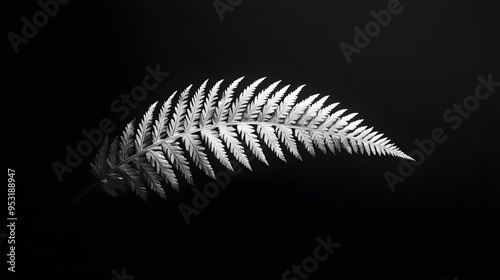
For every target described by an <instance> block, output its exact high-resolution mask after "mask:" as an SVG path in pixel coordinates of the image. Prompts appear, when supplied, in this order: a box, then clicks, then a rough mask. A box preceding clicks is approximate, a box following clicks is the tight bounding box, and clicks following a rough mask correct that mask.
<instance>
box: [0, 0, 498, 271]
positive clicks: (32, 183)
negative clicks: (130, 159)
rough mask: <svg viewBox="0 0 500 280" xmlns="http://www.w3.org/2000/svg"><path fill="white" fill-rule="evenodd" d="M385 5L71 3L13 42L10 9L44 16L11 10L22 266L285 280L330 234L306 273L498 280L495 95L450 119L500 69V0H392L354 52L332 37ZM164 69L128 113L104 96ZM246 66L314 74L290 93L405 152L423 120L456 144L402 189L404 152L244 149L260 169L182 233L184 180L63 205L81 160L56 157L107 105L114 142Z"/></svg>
mask: <svg viewBox="0 0 500 280" xmlns="http://www.w3.org/2000/svg"><path fill="white" fill-rule="evenodd" d="M223 2H225V1H223ZM387 2H388V1H387V0H385V1H380V0H377V1H359V0H356V1H284V0H282V1H250V0H244V1H243V2H242V3H241V4H240V5H238V6H236V7H235V9H234V11H232V12H227V13H225V14H224V21H222V22H221V21H220V19H219V17H218V15H217V13H216V11H215V9H214V7H213V6H212V2H211V1H159V0H145V1H118V0H109V1H92V0H90V1H72V2H70V3H69V4H67V5H64V6H61V8H60V11H59V13H58V14H57V15H56V16H55V17H54V18H52V19H50V21H49V23H48V24H47V25H46V26H45V27H43V28H41V29H40V30H39V32H38V34H37V35H36V36H35V37H34V38H33V39H30V41H29V43H28V44H26V45H21V46H20V51H19V53H18V54H14V51H13V49H12V47H11V45H10V43H9V41H8V39H7V36H6V34H7V33H8V32H14V33H17V34H19V33H20V30H21V26H22V22H21V20H20V19H21V17H23V16H27V17H28V18H31V16H32V15H33V13H35V12H36V11H38V10H39V9H40V8H39V7H38V5H37V4H36V1H16V3H12V2H9V3H8V5H7V6H8V7H6V8H4V13H3V14H4V17H5V16H7V17H6V23H5V24H4V26H5V27H6V30H5V32H4V34H5V37H4V45H5V46H6V50H5V51H4V53H5V60H4V61H6V63H4V65H5V68H4V77H5V84H4V85H7V86H6V87H5V88H4V89H3V96H4V98H6V100H5V99H4V101H3V102H4V108H6V109H7V110H6V115H4V123H5V126H4V135H3V136H4V138H7V143H4V145H5V146H4V150H6V151H7V158H6V160H5V164H6V165H7V167H8V168H12V169H15V170H16V183H17V203H16V205H17V209H18V210H17V211H18V212H17V215H18V219H19V220H18V222H17V225H18V226H17V228H16V234H17V240H16V242H17V252H16V254H17V263H16V264H17V265H16V268H17V271H18V272H17V274H16V275H17V276H22V275H23V274H30V275H31V276H34V277H37V278H41V279H106V280H108V279H112V278H113V277H114V276H113V274H112V272H111V271H112V270H113V269H115V270H116V271H118V272H120V271H121V269H122V267H125V270H126V273H127V274H128V275H134V276H135V279H137V280H142V279H203V278H213V279H281V277H282V274H283V272H285V271H286V270H287V269H290V267H291V266H292V265H293V264H300V263H301V262H302V260H303V259H304V258H306V257H308V256H311V255H312V253H313V250H314V248H315V247H316V246H317V242H316V238H317V237H322V238H326V236H328V235H331V238H332V240H333V241H334V242H338V243H341V244H342V245H341V247H340V248H339V249H337V250H336V251H335V252H334V253H333V255H331V256H330V257H329V258H328V260H327V261H325V262H322V263H320V265H319V268H318V269H317V271H315V272H314V273H312V274H311V276H310V279H339V280H340V279H431V280H432V279H436V280H438V279H439V280H442V279H454V277H456V276H457V277H458V279H459V280H464V279H498V276H500V270H499V267H500V241H499V238H498V236H499V233H500V232H499V218H500V216H499V212H500V211H499V210H498V202H499V191H498V168H497V167H495V163H497V156H498V140H495V138H494V137H493V136H494V135H498V108H499V107H498V104H499V102H498V96H496V95H498V91H499V90H497V92H496V93H494V94H492V95H491V97H490V98H489V99H487V100H485V101H483V102H481V103H480V106H479V108H478V109H477V111H475V112H473V113H472V114H471V116H470V118H468V119H466V120H464V121H463V123H462V125H461V126H460V127H459V129H457V130H453V129H451V126H450V124H449V123H446V122H444V121H443V113H444V112H445V111H446V110H447V109H449V108H451V107H452V106H453V104H454V103H462V101H463V100H464V98H465V97H467V96H470V95H472V94H473V93H474V89H475V87H476V85H477V84H478V81H477V77H478V76H479V75H482V76H484V77H486V76H488V75H489V74H492V75H493V79H494V80H500V71H499V61H500V59H499V55H498V54H499V52H498V50H499V49H500V40H499V36H498V35H499V30H500V29H499V24H498V8H496V7H495V1H441V0H438V1H412V2H408V1H402V5H403V7H404V10H403V11H402V12H401V13H400V14H398V15H394V16H393V17H392V21H391V23H390V24H389V26H387V27H386V28H383V29H382V30H381V32H380V34H379V35H378V36H377V37H375V38H373V39H372V41H371V43H370V44H369V45H368V46H367V47H366V48H365V49H363V50H362V51H361V53H360V54H355V55H353V56H352V63H350V64H348V63H347V62H346V59H345V58H344V56H343V55H342V52H341V50H340V49H339V44H340V43H341V42H342V41H345V42H347V43H349V44H352V43H353V36H354V31H353V28H354V27H355V26H359V27H364V25H365V24H366V23H367V22H368V21H370V20H372V17H371V15H370V13H369V12H370V10H376V11H378V10H380V9H384V8H386V7H387ZM157 64H160V66H161V67H160V68H161V70H162V71H166V72H170V76H169V77H167V78H165V80H164V81H163V82H162V83H161V84H160V86H158V87H157V88H156V89H155V90H153V91H151V92H149V93H148V95H147V98H146V99H145V100H144V101H142V102H141V103H140V105H139V107H138V108H136V109H133V110H132V111H131V114H130V115H129V116H128V117H127V118H126V119H125V120H120V118H119V117H118V115H117V114H115V113H113V112H112V111H111V110H110V104H111V103H112V102H113V100H115V99H116V98H119V97H120V94H122V93H126V94H128V93H130V90H131V89H132V88H133V87H134V86H136V85H139V84H141V83H142V78H143V77H144V76H145V75H146V74H147V72H146V71H145V67H146V66H148V65H149V66H151V67H153V68H154V66H155V65H157ZM241 76H245V79H244V80H243V84H244V85H247V84H249V83H250V82H251V81H254V80H256V79H258V78H260V77H267V79H266V80H265V81H264V83H263V84H264V85H269V84H270V83H271V82H274V81H276V80H282V81H283V82H282V84H281V85H282V86H283V85H286V84H291V85H292V88H295V87H296V86H299V85H301V84H307V86H306V87H305V89H304V90H303V91H302V92H301V94H300V97H301V99H302V98H305V97H306V96H309V95H310V94H314V93H322V94H327V95H330V96H331V97H330V98H329V101H328V102H329V103H332V102H340V104H341V105H340V107H341V108H347V109H349V111H351V112H359V113H360V115H359V117H360V118H363V119H365V123H366V124H367V125H370V126H374V127H376V129H377V130H379V131H382V132H385V133H386V135H387V136H388V137H389V138H391V139H392V140H393V141H394V142H395V143H396V144H397V145H398V146H399V147H400V148H401V149H402V150H403V151H405V152H407V153H410V152H411V151H412V150H414V149H415V148H416V146H415V144H414V140H415V139H424V138H429V137H430V135H431V131H432V130H433V129H435V128H443V129H444V130H445V132H446V134H447V136H448V139H447V141H446V142H445V143H443V144H439V145H437V147H436V151H435V153H433V154H432V155H431V156H429V157H427V158H426V159H425V162H424V163H423V164H422V165H421V166H419V167H417V168H416V169H415V172H414V174H412V175H411V176H410V177H409V178H408V179H407V180H406V181H405V182H404V183H398V184H397V185H396V191H395V192H391V190H390V189H389V187H388V184H387V182H386V180H385V179H384V176H383V174H384V172H385V171H391V172H394V173H397V167H398V163H399V160H398V159H396V158H392V157H373V156H372V157H368V156H366V155H349V154H347V153H346V152H343V153H341V154H337V155H336V156H334V155H332V154H327V155H323V154H321V153H320V152H318V154H317V155H316V157H312V156H310V155H309V154H307V153H306V151H305V150H304V149H302V147H301V154H302V156H303V161H299V160H296V159H294V158H293V157H292V155H291V154H290V153H286V157H287V160H288V163H284V162H281V161H280V160H278V159H276V158H275V157H273V154H272V153H271V152H270V151H269V150H266V151H265V152H266V155H268V160H269V163H270V166H269V167H268V166H266V165H264V164H262V163H260V162H257V161H253V162H252V166H253V169H254V170H253V172H251V171H249V170H244V171H243V172H241V173H240V174H239V175H237V176H232V177H231V179H230V180H231V181H230V184H229V186H228V187H226V188H225V189H223V190H222V191H221V193H220V195H219V196H217V197H216V198H214V199H211V200H210V204H209V205H208V207H207V208H206V209H204V210H202V211H201V213H200V214H199V215H198V216H192V217H191V223H190V224H189V225H186V223H185V222H184V220H183V218H182V216H181V214H180V212H179V210H178V205H179V204H180V203H185V204H189V205H192V198H193V191H192V187H190V186H189V185H188V184H187V183H186V182H185V181H182V182H181V191H180V193H176V192H175V191H173V190H171V189H168V190H167V196H168V199H167V200H166V201H164V200H161V199H160V198H158V197H157V196H156V195H154V194H152V195H151V196H150V200H149V201H148V202H143V201H141V200H140V198H138V197H136V196H135V195H133V194H131V193H128V192H127V193H125V194H121V195H120V196H119V197H118V198H112V197H110V196H108V195H106V194H105V193H104V192H103V191H102V190H101V189H100V188H93V189H91V190H90V191H89V192H88V193H87V194H86V195H85V196H83V197H82V199H80V200H78V203H76V204H74V205H72V206H71V207H69V208H65V207H66V206H67V205H69V204H70V203H71V202H72V201H74V200H75V199H76V198H77V197H78V196H79V195H80V194H82V193H83V192H84V191H85V190H86V189H87V188H88V186H90V185H91V184H92V183H93V180H94V178H93V177H92V176H91V175H90V168H89V162H90V158H91V156H88V157H85V158H84V161H83V163H82V164H81V165H80V166H78V167H77V168H75V169H74V171H73V172H72V173H67V174H65V175H64V181H63V182H62V183H60V182H59V181H58V180H57V178H56V176H55V174H54V171H53V170H52V167H51V164H52V163H53V162H54V161H58V162H61V163H64V158H65V155H66V152H65V146H66V145H69V146H71V147H75V146H76V144H77V143H78V142H79V141H81V140H83V139H84V136H83V135H82V134H81V131H82V129H87V130H90V129H94V128H97V127H98V124H99V121H100V120H101V119H103V118H106V117H107V118H110V119H112V120H113V124H114V125H116V127H117V128H116V129H115V132H116V133H114V135H112V136H116V134H117V133H120V132H121V130H122V129H123V127H124V126H125V124H126V123H127V122H129V121H130V120H131V119H132V118H134V117H135V118H139V117H140V116H141V115H142V114H143V112H144V111H145V110H146V109H147V107H148V106H149V105H150V104H152V103H153V102H155V101H160V102H161V101H164V100H165V99H166V98H167V97H168V96H169V94H170V93H172V92H174V91H175V90H181V89H183V88H185V87H186V86H187V85H189V84H194V85H195V86H198V85H200V84H201V83H202V82H203V81H204V80H205V79H207V78H208V79H210V83H211V85H212V84H213V83H214V82H215V81H217V80H219V79H225V81H226V82H225V83H224V85H225V86H227V84H228V82H229V81H232V80H234V79H236V78H238V77H241ZM240 88H241V87H240ZM497 139H498V138H497ZM214 166H215V167H216V168H217V169H218V170H220V169H221V168H222V167H221V166H220V165H214ZM195 182H196V186H197V188H200V189H202V188H203V186H204V184H205V183H207V182H209V180H208V179H207V178H206V177H205V176H204V175H202V174H201V173H200V172H198V171H196V172H195ZM495 182H496V185H494V183H495ZM5 193H6V192H5ZM63 209H66V210H63ZM2 232H5V229H3V230H2ZM5 245H6V243H5V240H3V241H2V244H1V246H2V259H3V258H4V256H5V254H6V253H5V252H6V250H5ZM3 267H4V269H2V270H4V271H6V265H5V262H4V265H3ZM9 276H12V274H10V275H9ZM2 279H3V278H2Z"/></svg>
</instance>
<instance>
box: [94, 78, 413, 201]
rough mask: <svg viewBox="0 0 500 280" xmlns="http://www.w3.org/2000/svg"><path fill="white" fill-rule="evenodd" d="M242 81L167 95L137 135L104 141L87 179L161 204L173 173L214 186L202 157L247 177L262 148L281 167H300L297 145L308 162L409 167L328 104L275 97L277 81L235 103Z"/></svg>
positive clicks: (294, 95)
mask: <svg viewBox="0 0 500 280" xmlns="http://www.w3.org/2000/svg"><path fill="white" fill-rule="evenodd" d="M242 80H243V77H242V78H239V79H237V80H235V81H233V82H232V83H230V84H229V85H228V86H227V88H226V89H225V90H224V92H222V93H221V94H219V90H220V88H221V85H222V83H223V80H220V81H218V82H216V83H215V84H214V85H213V86H212V88H211V89H210V90H209V91H208V93H206V91H205V90H206V88H207V85H208V80H206V81H205V82H203V83H202V84H201V86H200V87H199V88H198V89H197V90H196V92H195V93H194V94H193V95H192V96H190V95H191V94H190V90H191V88H192V85H190V86H188V87H187V88H186V89H184V90H183V91H182V92H181V93H180V94H179V95H177V92H174V93H173V94H172V95H171V96H169V97H168V98H167V100H166V101H165V102H164V103H163V105H162V106H161V108H160V109H159V113H158V115H157V117H156V118H155V114H154V113H155V110H156V105H157V103H156V102H155V103H154V104H153V105H151V106H150V107H149V109H148V110H147V112H146V113H145V114H144V115H143V116H142V118H141V120H140V122H139V124H138V127H137V128H135V124H134V121H131V122H130V123H128V124H127V126H126V127H125V129H124V131H123V133H122V134H121V136H120V138H115V139H114V140H113V141H111V142H109V141H108V138H107V137H106V138H105V140H104V142H103V144H102V146H101V148H100V149H99V151H98V152H97V155H96V159H95V160H94V161H93V162H92V163H91V168H92V170H91V171H92V174H93V175H94V176H96V177H97V178H98V179H99V183H100V184H101V186H102V187H103V188H104V190H105V191H106V192H107V193H108V194H110V195H112V196H116V195H117V190H125V189H126V187H129V188H130V189H131V190H132V191H133V192H135V193H136V194H137V195H138V196H140V197H141V198H143V199H147V188H146V187H148V188H149V189H151V190H152V191H153V192H155V193H157V194H158V195H159V196H160V197H162V198H165V190H164V189H163V186H162V182H163V181H164V182H166V183H167V184H168V185H170V186H171V187H172V188H174V189H175V190H179V185H180V183H179V181H178V179H177V174H176V173H178V174H180V176H181V177H182V178H184V180H186V181H187V182H188V183H189V184H191V185H193V184H194V179H193V175H192V173H191V167H190V165H194V166H196V167H198V168H199V169H200V170H202V171H203V172H204V173H205V174H206V175H208V176H210V177H212V178H215V172H214V169H213V167H212V166H213V163H212V162H210V160H209V153H211V154H213V156H214V157H215V159H216V160H217V161H218V162H219V163H220V164H221V165H222V166H224V167H225V168H227V169H230V170H233V166H232V165H231V161H230V158H229V156H232V157H234V158H235V159H236V160H237V161H238V162H239V163H241V164H242V165H243V166H245V167H247V168H248V169H250V170H252V167H251V166H250V160H249V156H250V155H251V156H253V157H255V158H257V159H259V160H260V161H262V162H263V163H265V164H266V165H269V162H268V160H267V159H266V155H265V151H264V149H263V146H266V147H267V148H269V149H270V150H271V151H272V153H273V154H274V155H276V156H277V157H278V158H279V159H281V160H283V161H285V162H286V158H285V153H284V150H287V151H288V152H289V153H290V154H292V155H293V156H294V157H296V158H298V159H300V160H302V155H301V154H300V150H299V145H301V146H302V147H303V148H304V149H305V150H306V151H307V152H308V153H309V154H311V155H312V156H314V155H316V150H320V151H321V152H323V153H327V151H328V150H329V151H331V152H332V153H334V154H335V153H336V152H340V151H342V150H345V151H347V152H348V153H350V154H356V153H360V154H364V153H366V154H367V155H372V154H373V155H390V156H396V157H401V158H404V159H410V160H412V158H411V157H409V156H407V155H406V154H405V153H403V152H402V151H401V150H400V149H399V148H398V147H396V146H395V145H394V144H392V143H391V142H390V140H389V139H388V138H387V137H384V135H383V134H382V133H379V132H377V131H375V130H374V129H373V128H372V127H368V126H361V123H362V122H363V120H362V119H358V120H354V118H355V117H356V116H357V113H349V114H346V112H347V110H346V109H340V110H337V111H335V112H334V109H335V108H336V107H337V105H338V103H333V104H330V105H327V106H325V107H323V106H324V104H325V102H326V100H327V98H328V96H324V97H321V98H319V99H318V100H316V99H317V98H318V97H319V94H314V95H311V96H309V97H307V98H305V99H304V100H302V101H299V102H297V99H298V96H299V93H300V92H301V91H302V89H303V87H304V86H299V87H298V88H296V89H295V90H293V91H291V92H289V93H287V91H288V89H289V87H290V86H289V85H286V86H284V87H282V88H281V89H279V90H276V89H277V87H278V85H279V83H280V81H278V82H274V83H272V84H270V85H269V86H267V87H265V88H263V89H261V90H258V88H259V86H260V84H261V83H262V82H263V81H264V78H261V79H258V80H257V81H255V82H253V83H251V84H250V85H248V86H247V87H246V88H244V89H243V90H242V92H241V93H240V94H239V95H235V91H236V89H237V87H238V86H239V84H240V82H241V81H242ZM174 98H176V99H177V100H176V101H175V102H174ZM332 112H333V113H332ZM247 148H248V149H247Z"/></svg>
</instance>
